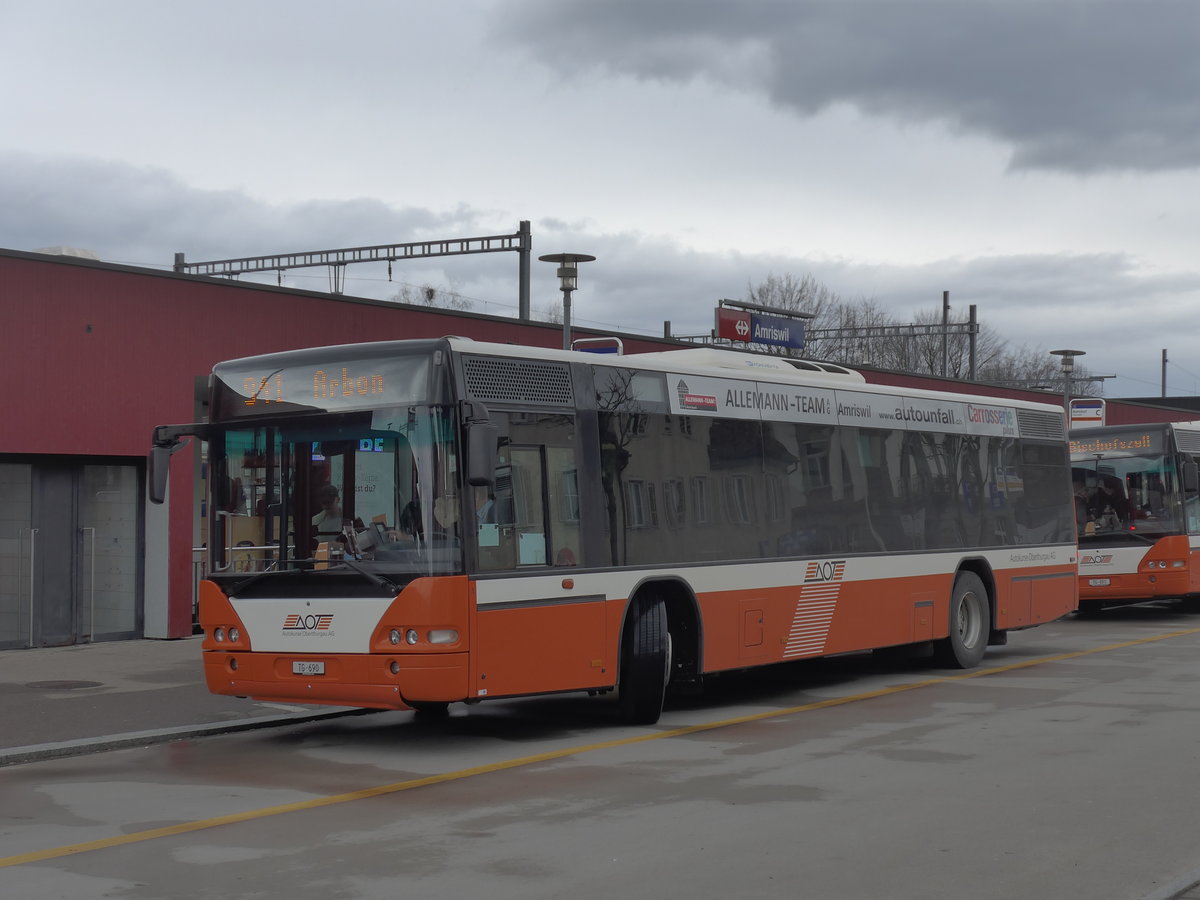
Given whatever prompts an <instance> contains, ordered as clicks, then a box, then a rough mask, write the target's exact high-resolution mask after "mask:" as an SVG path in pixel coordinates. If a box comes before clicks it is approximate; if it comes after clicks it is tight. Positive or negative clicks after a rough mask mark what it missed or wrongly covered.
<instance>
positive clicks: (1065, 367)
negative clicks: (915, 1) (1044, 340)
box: [1050, 350, 1086, 427]
mask: <svg viewBox="0 0 1200 900" xmlns="http://www.w3.org/2000/svg"><path fill="white" fill-rule="evenodd" d="M1050 355H1051V356H1061V357H1062V373H1063V409H1065V410H1066V411H1067V426H1068V427H1070V424H1071V375H1072V374H1073V373H1074V371H1075V357H1077V356H1084V355H1086V354H1085V353H1084V351H1082V350H1051V351H1050Z"/></svg>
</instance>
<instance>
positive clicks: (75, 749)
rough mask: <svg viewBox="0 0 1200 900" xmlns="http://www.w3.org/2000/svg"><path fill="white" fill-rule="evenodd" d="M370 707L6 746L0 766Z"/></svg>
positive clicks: (0, 753) (356, 711)
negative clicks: (23, 745) (21, 745)
mask: <svg viewBox="0 0 1200 900" xmlns="http://www.w3.org/2000/svg"><path fill="white" fill-rule="evenodd" d="M373 712H376V710H373V709H357V708H347V709H339V710H336V711H331V712H320V713H302V714H299V715H279V716H261V717H259V718H256V719H242V720H240V721H236V722H219V723H213V724H210V725H184V726H180V727H177V728H153V729H150V730H148V731H130V732H127V733H125V734H109V735H103V736H101V737H94V738H79V739H77V740H71V741H55V742H53V743H47V744H31V745H29V746H26V747H9V748H6V749H3V750H0V768H3V767H5V766H18V765H22V764H24V763H31V762H40V761H43V760H48V759H65V758H67V757H72V756H84V755H86V754H88V753H103V752H105V751H107V750H121V749H124V748H127V747H143V746H149V745H150V744H166V743H170V742H171V741H179V740H184V739H185V738H195V737H208V736H211V735H217V734H232V733H234V732H238V731H253V730H255V729H260V728H274V727H279V726H283V725H300V724H303V723H305V722H320V721H323V720H325V719H337V718H342V717H344V716H354V715H363V714H366V713H373Z"/></svg>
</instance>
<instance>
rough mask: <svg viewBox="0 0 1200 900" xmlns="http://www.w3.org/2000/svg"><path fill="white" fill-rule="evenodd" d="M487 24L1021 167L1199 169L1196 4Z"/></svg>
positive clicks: (624, 67) (537, 5)
mask: <svg viewBox="0 0 1200 900" xmlns="http://www.w3.org/2000/svg"><path fill="white" fill-rule="evenodd" d="M502 12H503V18H498V19H497V20H496V22H495V23H494V28H495V31H496V33H497V34H499V35H500V36H502V38H503V39H504V40H506V41H509V42H512V43H513V44H514V45H516V46H519V47H521V48H523V49H524V50H525V51H526V52H527V53H528V54H529V55H530V56H532V57H534V58H536V59H539V60H541V61H542V62H544V63H545V64H547V65H549V66H551V67H553V68H555V69H557V70H558V71H560V72H563V73H566V74H570V75H580V76H582V75H585V74H586V73H588V72H591V71H595V70H596V69H600V70H605V71H608V72H611V73H613V74H616V75H628V76H633V77H636V78H641V79H648V80H652V79H661V80H666V81H677V82H686V81H688V80H690V79H697V78H704V79H710V80H712V81H715V82H718V83H724V84H727V85H730V86H732V87H735V88H738V89H745V90H751V91H754V92H757V93H761V94H763V95H765V96H766V97H767V98H769V100H770V101H771V102H772V103H774V104H776V105H777V106H779V107H781V108H783V109H788V110H791V111H793V112H795V113H796V114H798V115H800V116H812V115H815V114H817V113H819V112H821V111H822V110H826V109H828V108H830V107H832V106H834V105H837V104H847V105H850V106H853V107H855V108H858V109H859V110H861V111H863V112H865V113H867V114H870V115H874V116H880V117H885V118H889V119H893V120H895V121H898V122H902V123H904V122H932V123H941V124H943V125H945V126H946V127H948V128H950V129H951V130H953V131H957V132H961V133H965V134H973V135H977V136H984V137H987V138H990V139H994V140H997V141H1000V142H1002V143H1004V144H1006V145H1008V146H1010V147H1011V148H1012V159H1011V165H1012V167H1013V168H1018V169H1047V170H1058V171H1070V172H1079V173H1087V172H1095V171H1104V170H1143V171H1154V170H1170V169H1187V168H1194V167H1196V166H1197V165H1200V103H1198V102H1197V100H1196V85H1197V83H1198V81H1200V78H1198V76H1200V56H1198V55H1197V54H1196V52H1195V43H1196V38H1197V35H1200V4H1195V3H1192V2H1186V0H1152V2H1129V0H1116V2H1094V0H1093V2H1086V0H1054V2H1041V3H1038V2H1014V0H971V2H963V0H953V2H951V0H941V2H935V0H888V2H866V0H860V2H846V0H830V2H780V0H744V2H740V3H728V2H724V0H692V2H688V3H665V2H659V3H654V2H651V3H646V2H643V0H619V2H606V3H595V2H591V0H527V2H523V3H520V4H516V5H514V4H511V3H510V4H505V5H504V7H503V10H502Z"/></svg>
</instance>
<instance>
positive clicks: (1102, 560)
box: [1079, 553, 1112, 566]
mask: <svg viewBox="0 0 1200 900" xmlns="http://www.w3.org/2000/svg"><path fill="white" fill-rule="evenodd" d="M1110 562H1112V554H1111V553H1104V554H1100V553H1097V554H1093V555H1089V556H1081V557H1079V563H1080V565H1084V566H1106V565H1108V564H1109V563H1110Z"/></svg>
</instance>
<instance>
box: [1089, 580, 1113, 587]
mask: <svg viewBox="0 0 1200 900" xmlns="http://www.w3.org/2000/svg"><path fill="white" fill-rule="evenodd" d="M1108 585H1109V580H1108V579H1107V578H1089V579H1088V587H1108Z"/></svg>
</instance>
